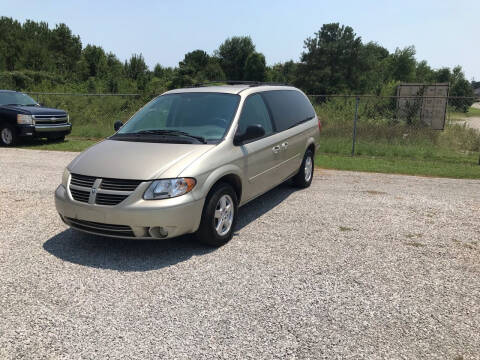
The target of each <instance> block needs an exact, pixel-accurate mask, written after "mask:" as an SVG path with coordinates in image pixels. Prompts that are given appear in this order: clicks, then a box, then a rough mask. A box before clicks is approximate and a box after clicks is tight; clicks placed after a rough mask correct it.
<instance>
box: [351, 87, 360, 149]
mask: <svg viewBox="0 0 480 360" xmlns="http://www.w3.org/2000/svg"><path fill="white" fill-rule="evenodd" d="M359 102H360V98H359V97H358V96H357V97H356V98H355V118H354V119H353V139H352V156H355V142H356V141H357V120H358V103H359Z"/></svg>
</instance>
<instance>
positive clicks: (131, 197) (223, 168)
mask: <svg viewBox="0 0 480 360" xmlns="http://www.w3.org/2000/svg"><path fill="white" fill-rule="evenodd" d="M320 128H321V124H320V121H319V120H318V118H317V116H316V114H315V111H314V109H313V107H312V105H311V103H310V101H309V100H308V98H307V96H306V95H305V94H304V93H303V92H301V91H300V90H298V89H296V88H294V87H291V86H283V85H282V86H280V85H268V84H256V83H250V84H249V83H245V84H235V85H221V86H201V87H194V88H187V89H177V90H172V91H168V92H166V93H164V94H162V95H160V96H158V97H156V98H155V99H153V100H152V101H150V102H149V103H148V104H146V105H145V106H144V107H143V108H141V109H140V110H139V111H138V112H137V113H136V114H135V115H133V116H132V118H131V119H130V120H128V122H126V123H125V124H122V123H120V122H117V123H116V124H115V130H116V133H115V134H114V135H112V136H110V137H109V138H107V139H105V140H103V141H101V142H100V143H98V144H96V145H94V146H92V147H90V148H89V149H87V150H86V151H84V152H83V153H81V154H80V155H78V156H77V157H76V158H75V159H74V160H73V161H72V162H71V163H70V164H69V165H68V166H67V168H66V169H65V172H64V174H63V178H62V184H61V185H60V186H58V188H57V190H56V191H55V205H56V208H57V211H58V212H59V214H60V216H61V218H62V220H63V221H64V222H65V223H66V224H67V225H69V226H70V227H72V228H74V229H77V230H80V231H84V232H87V233H92V234H97V235H105V236H112V237H119V238H131V239H166V238H172V237H176V236H179V235H183V234H191V233H195V234H196V236H197V237H198V239H199V240H200V241H202V242H204V243H206V244H209V245H214V246H220V245H223V244H225V243H226V242H228V241H229V240H230V239H231V238H232V234H233V231H234V228H235V222H236V220H237V215H238V207H240V206H242V205H244V204H246V203H247V202H249V201H251V200H252V199H254V198H256V197H257V196H260V195H262V194H264V193H265V192H267V191H269V190H270V189H272V188H274V187H275V186H277V185H279V184H280V183H282V182H284V181H286V180H287V179H292V182H293V184H295V185H296V186H298V187H301V188H306V187H308V186H310V184H311V182H312V179H313V170H314V166H313V159H314V153H315V150H316V149H317V148H318V141H319V135H320Z"/></svg>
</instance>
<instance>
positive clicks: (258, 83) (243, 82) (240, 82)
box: [190, 80, 291, 87]
mask: <svg viewBox="0 0 480 360" xmlns="http://www.w3.org/2000/svg"><path fill="white" fill-rule="evenodd" d="M215 84H226V85H249V86H250V87H253V86H261V85H270V86H291V85H290V84H287V83H279V82H263V81H250V80H217V81H213V80H212V81H205V82H201V83H197V84H193V85H191V86H190V87H204V86H212V85H215Z"/></svg>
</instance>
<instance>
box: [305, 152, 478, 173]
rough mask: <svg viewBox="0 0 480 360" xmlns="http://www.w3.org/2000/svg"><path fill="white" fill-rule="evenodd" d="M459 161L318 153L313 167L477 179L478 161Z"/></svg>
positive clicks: (475, 159)
mask: <svg viewBox="0 0 480 360" xmlns="http://www.w3.org/2000/svg"><path fill="white" fill-rule="evenodd" d="M461 160H462V161H461V162H452V161H441V160H421V159H419V160H416V159H408V158H403V159H402V158H389V157H371V156H355V157H353V158H352V157H351V156H344V155H332V154H321V153H320V154H318V155H317V156H316V158H315V164H316V166H319V167H321V168H324V169H337V170H350V171H365V172H378V173H390V174H404V175H421V176H436V177H449V178H457V179H480V166H479V165H478V157H473V156H472V157H469V158H467V159H464V158H462V159H461Z"/></svg>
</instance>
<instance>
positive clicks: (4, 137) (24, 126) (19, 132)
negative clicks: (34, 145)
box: [0, 90, 72, 146]
mask: <svg viewBox="0 0 480 360" xmlns="http://www.w3.org/2000/svg"><path fill="white" fill-rule="evenodd" d="M71 131H72V124H70V119H69V116H68V114H67V112H66V111H64V110H58V109H50V108H46V107H43V106H41V105H40V104H38V103H37V102H36V101H35V100H33V99H32V98H31V97H30V96H28V95H26V94H23V93H20V92H17V91H10V90H0V144H2V145H5V146H12V145H15V144H16V143H17V142H18V140H19V138H21V137H37V138H48V139H50V140H63V139H65V135H67V134H70V132H71Z"/></svg>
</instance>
